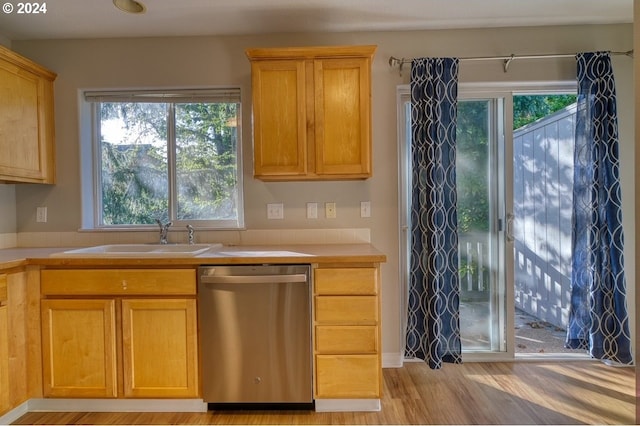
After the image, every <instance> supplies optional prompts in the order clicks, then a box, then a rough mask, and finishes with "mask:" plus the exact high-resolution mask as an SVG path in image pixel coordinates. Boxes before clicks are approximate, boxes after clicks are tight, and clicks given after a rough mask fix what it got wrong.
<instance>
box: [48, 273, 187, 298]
mask: <svg viewBox="0 0 640 426" xmlns="http://www.w3.org/2000/svg"><path fill="white" fill-rule="evenodd" d="M40 279H41V291H42V294H43V295H73V296H85V295H116V296H117V295H163V296H164V295H195V294H196V271H195V269H69V270H56V269H45V270H43V271H41V275H40Z"/></svg>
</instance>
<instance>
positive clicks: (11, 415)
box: [0, 401, 29, 425]
mask: <svg viewBox="0 0 640 426" xmlns="http://www.w3.org/2000/svg"><path fill="white" fill-rule="evenodd" d="M28 412H29V401H26V402H23V403H22V404H20V405H18V406H17V407H16V408H14V409H13V410H11V411H9V412H8V413H5V414H4V415H2V416H0V425H10V424H11V423H13V422H15V421H16V420H18V419H19V418H20V417H22V416H24V415H25V414H27V413H28Z"/></svg>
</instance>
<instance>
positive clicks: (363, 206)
mask: <svg viewBox="0 0 640 426" xmlns="http://www.w3.org/2000/svg"><path fill="white" fill-rule="evenodd" d="M360 217H371V201H361V202H360Z"/></svg>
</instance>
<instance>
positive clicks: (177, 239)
mask: <svg viewBox="0 0 640 426" xmlns="http://www.w3.org/2000/svg"><path fill="white" fill-rule="evenodd" d="M3 235H7V236H9V235H13V240H11V238H10V237H7V244H8V245H4V246H3V245H2V244H3V243H4V239H3ZM168 240H169V243H186V242H187V232H186V230H181V229H172V230H170V231H169V237H168ZM158 241H159V236H158V231H124V232H118V231H109V232H89V231H84V232H20V233H18V234H0V248H10V247H91V246H98V245H103V244H132V243H135V244H141V243H157V242H158ZM195 242H196V243H222V244H224V245H276V244H363V243H370V242H371V231H370V229H369V228H344V229H252V230H244V231H205V230H197V229H196V232H195Z"/></svg>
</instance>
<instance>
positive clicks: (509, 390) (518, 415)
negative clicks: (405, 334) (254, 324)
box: [14, 361, 635, 425]
mask: <svg viewBox="0 0 640 426" xmlns="http://www.w3.org/2000/svg"><path fill="white" fill-rule="evenodd" d="M383 375H384V392H385V394H384V398H383V400H382V411H380V412H375V413H351V412H349V413H315V412H311V411H291V412H287V411H234V412H208V413H28V414H26V415H24V416H23V417H21V418H20V419H18V421H16V422H15V423H14V424H85V425H86V424H633V423H634V422H635V370H634V369H633V368H628V367H627V368H622V367H610V366H606V365H604V364H602V363H599V362H592V361H588V362H587V361H585V362H564V363H561V362H540V363H533V362H520V363H517V362H516V363H466V364H463V365H449V364H445V365H444V367H443V368H442V369H441V370H430V369H429V368H428V367H427V366H426V365H425V364H424V363H407V364H405V366H404V367H403V368H398V369H384V373H383Z"/></svg>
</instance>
